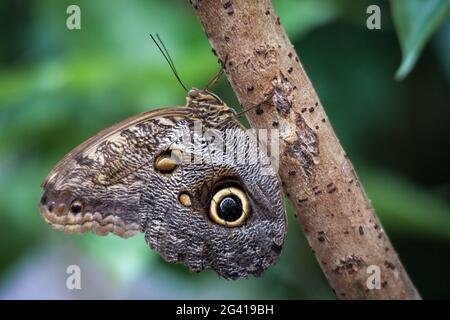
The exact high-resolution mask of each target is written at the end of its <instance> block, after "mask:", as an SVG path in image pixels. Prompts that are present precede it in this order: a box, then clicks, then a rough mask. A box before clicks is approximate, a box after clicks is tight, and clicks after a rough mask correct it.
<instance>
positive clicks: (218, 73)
mask: <svg viewBox="0 0 450 320" xmlns="http://www.w3.org/2000/svg"><path fill="white" fill-rule="evenodd" d="M227 60H228V55H227V56H226V57H225V61H223V62H222V61H221V63H220V70H219V72H217V74H216V75H215V76H214V77H213V78H212V79H211V80H209V81H208V83H207V84H206V86H205V89H204V90H205V91H207V90H208V89H209V88H210V87H212V86H213V85H214V84H215V83H216V82H217V81H218V80H219V79H220V77H221V76H222V75H223V72H224V70H225V67H224V66H225V65H226V63H227Z"/></svg>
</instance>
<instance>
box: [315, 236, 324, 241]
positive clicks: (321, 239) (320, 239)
mask: <svg viewBox="0 0 450 320" xmlns="http://www.w3.org/2000/svg"><path fill="white" fill-rule="evenodd" d="M317 240H319V241H320V242H324V241H325V237H324V236H319V237H318V238H317Z"/></svg>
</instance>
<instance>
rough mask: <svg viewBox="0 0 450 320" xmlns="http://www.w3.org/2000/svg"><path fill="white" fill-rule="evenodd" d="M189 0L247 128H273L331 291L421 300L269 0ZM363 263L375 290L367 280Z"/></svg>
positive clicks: (291, 193) (289, 188)
mask: <svg viewBox="0 0 450 320" xmlns="http://www.w3.org/2000/svg"><path fill="white" fill-rule="evenodd" d="M192 5H193V7H194V9H195V11H196V13H197V14H198V17H199V18H200V21H201V23H202V25H203V27H204V30H205V32H206V35H207V37H208V39H209V41H210V43H211V45H212V47H213V48H214V50H215V52H216V54H217V56H218V57H219V58H220V59H221V61H226V66H225V73H226V75H227V77H228V79H229V81H230V83H231V85H232V87H233V89H234V91H235V93H236V95H237V97H238V99H239V101H240V103H241V105H242V106H243V107H244V108H245V109H249V108H252V110H250V111H249V112H248V113H247V116H248V118H249V120H250V123H251V125H252V127H254V128H276V129H279V130H280V170H279V173H280V176H281V179H282V181H283V186H284V191H285V193H286V195H287V196H288V198H289V199H290V201H291V202H292V205H293V207H294V208H295V211H296V217H297V219H298V222H299V223H300V225H301V226H302V227H303V230H304V232H305V235H306V237H307V239H308V242H309V244H310V245H311V247H312V249H313V251H314V253H315V255H316V258H317V260H318V262H319V264H320V266H321V267H322V270H323V272H324V273H325V275H326V277H327V278H328V281H329V283H330V285H331V287H332V288H333V289H334V291H335V293H336V296H337V297H338V298H340V299H420V295H419V294H418V292H417V291H416V289H415V288H414V285H413V284H412V282H411V281H410V279H409V277H408V275H407V273H406V271H405V269H404V268H403V266H402V263H401V262H400V260H399V258H398V257H397V254H396V252H395V250H394V248H393V247H392V245H391V243H390V241H389V239H388V236H387V235H386V233H385V232H384V229H383V227H382V226H381V224H380V222H379V220H378V218H377V216H376V215H375V212H374V210H373V208H372V206H371V204H370V201H369V199H368V198H367V195H366V194H365V192H364V189H363V187H362V186H361V184H360V182H359V180H358V177H357V176H356V173H355V171H354V169H353V166H352V164H351V162H350V160H349V159H348V157H347V155H346V153H345V151H344V150H343V148H342V147H341V145H340V144H339V141H338V139H337V137H336V135H335V133H334V131H333V129H332V127H331V125H330V122H329V121H328V118H327V116H326V114H325V111H324V109H323V107H322V104H321V103H320V100H319V98H318V96H317V94H316V92H315V90H314V88H313V86H312V84H311V82H310V80H309V79H308V76H307V75H306V73H305V70H304V69H303V66H302V65H301V63H300V61H299V59H298V56H297V54H296V52H295V49H294V47H293V45H292V44H291V42H290V41H289V39H288V37H287V35H286V33H285V31H284V29H283V27H282V26H281V23H280V19H279V18H278V16H277V14H276V12H275V11H274V8H273V6H272V4H271V2H270V1H269V0H252V1H248V0H224V1H219V0H203V1H201V0H193V1H192ZM225 58H226V59H225ZM330 81H332V79H330ZM355 134H358V133H357V132H355ZM371 265H375V266H378V267H379V268H380V270H381V283H382V286H381V289H378V290H377V289H374V290H369V289H368V288H367V285H366V282H367V279H368V276H369V275H370V274H368V273H367V268H368V267H369V266H371ZM298 276H300V277H301V276H302V275H298Z"/></svg>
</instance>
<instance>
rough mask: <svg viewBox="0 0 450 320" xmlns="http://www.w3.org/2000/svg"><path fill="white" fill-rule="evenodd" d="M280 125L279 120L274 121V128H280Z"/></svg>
mask: <svg viewBox="0 0 450 320" xmlns="http://www.w3.org/2000/svg"><path fill="white" fill-rule="evenodd" d="M279 125H280V124H279V123H278V121H274V122H272V127H274V128H278V126H279Z"/></svg>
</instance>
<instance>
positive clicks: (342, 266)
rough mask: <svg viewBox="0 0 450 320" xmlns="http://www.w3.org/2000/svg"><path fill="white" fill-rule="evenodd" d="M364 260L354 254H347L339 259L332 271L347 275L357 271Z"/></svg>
mask: <svg viewBox="0 0 450 320" xmlns="http://www.w3.org/2000/svg"><path fill="white" fill-rule="evenodd" d="M363 264H364V260H363V259H362V258H361V257H358V256H356V255H354V254H352V255H349V256H347V257H345V258H343V259H340V260H339V264H338V265H337V266H336V268H334V269H333V272H334V273H336V274H338V275H343V276H347V275H350V274H354V273H356V272H358V270H359V269H360V268H361V267H362V266H363Z"/></svg>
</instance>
